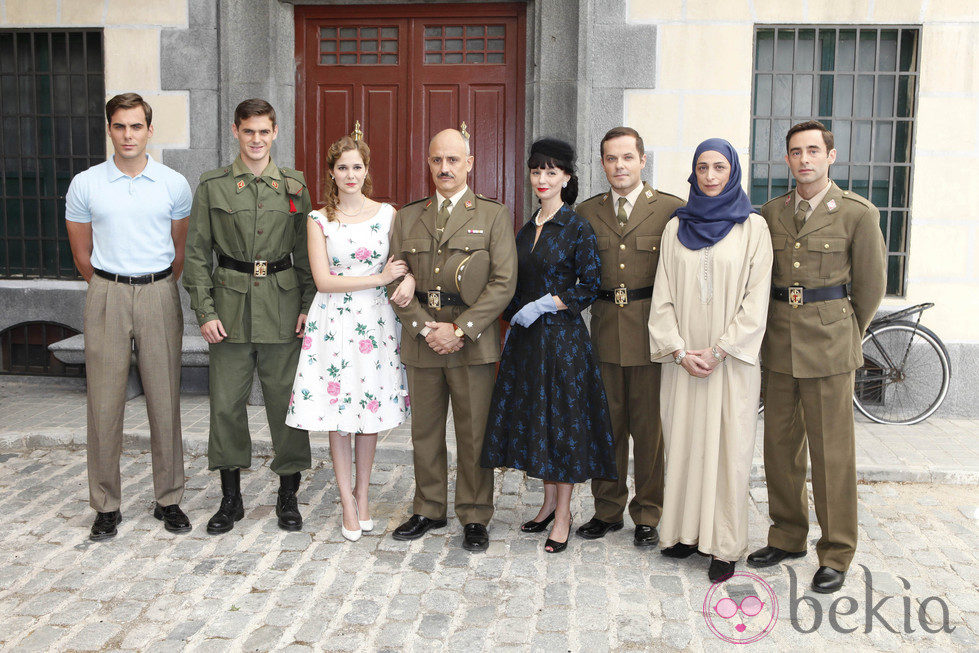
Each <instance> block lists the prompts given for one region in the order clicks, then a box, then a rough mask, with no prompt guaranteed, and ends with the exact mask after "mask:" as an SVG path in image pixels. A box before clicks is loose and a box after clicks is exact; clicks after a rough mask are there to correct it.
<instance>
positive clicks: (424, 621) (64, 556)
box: [0, 448, 979, 651]
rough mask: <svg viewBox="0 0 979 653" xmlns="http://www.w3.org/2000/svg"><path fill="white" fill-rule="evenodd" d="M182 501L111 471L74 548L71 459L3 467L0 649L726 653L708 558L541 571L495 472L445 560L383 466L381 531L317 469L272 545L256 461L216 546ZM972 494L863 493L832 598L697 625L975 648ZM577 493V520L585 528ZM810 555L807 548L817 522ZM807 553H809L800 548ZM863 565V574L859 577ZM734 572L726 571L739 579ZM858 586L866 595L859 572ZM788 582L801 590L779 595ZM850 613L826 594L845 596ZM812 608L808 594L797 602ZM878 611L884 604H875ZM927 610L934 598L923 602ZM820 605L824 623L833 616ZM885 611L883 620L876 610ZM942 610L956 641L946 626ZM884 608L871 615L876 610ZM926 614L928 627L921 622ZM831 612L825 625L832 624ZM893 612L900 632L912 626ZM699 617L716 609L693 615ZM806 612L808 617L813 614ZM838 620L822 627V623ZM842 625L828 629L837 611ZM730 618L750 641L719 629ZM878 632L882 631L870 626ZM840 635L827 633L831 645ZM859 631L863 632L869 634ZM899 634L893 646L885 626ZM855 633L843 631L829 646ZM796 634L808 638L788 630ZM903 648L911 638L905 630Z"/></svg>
mask: <svg viewBox="0 0 979 653" xmlns="http://www.w3.org/2000/svg"><path fill="white" fill-rule="evenodd" d="M186 471H187V474H188V483H187V493H186V496H185V498H184V501H183V502H182V506H183V507H184V509H185V510H186V511H187V513H188V515H189V516H190V518H191V520H192V521H193V524H194V530H193V531H192V532H191V533H189V534H185V535H171V534H169V533H166V532H165V531H164V530H163V528H162V525H161V524H160V522H158V521H156V520H154V519H153V517H152V515H151V507H152V489H151V486H152V480H151V474H150V461H149V454H146V453H126V454H124V456H123V463H122V474H123V479H124V486H123V487H124V501H123V506H122V511H123V517H124V521H123V522H122V524H121V525H120V527H119V535H118V536H117V537H116V538H115V539H113V540H110V541H107V542H103V543H93V542H90V541H89V540H88V539H87V534H88V529H89V527H90V525H91V520H92V518H93V513H92V511H91V510H90V509H89V507H88V505H87V485H86V470H85V454H84V452H83V451H78V450H74V451H73V450H67V449H63V448H62V449H40V450H34V451H23V452H19V453H14V452H8V453H4V454H2V455H0V515H2V524H3V528H2V530H0V647H2V648H3V649H4V650H59V651H62V650H99V649H135V650H148V651H173V650H179V649H183V648H189V649H191V650H208V651H211V650H247V651H251V650H268V649H285V650H307V649H316V650H365V651H373V650H384V649H388V650H396V649H397V650H401V649H405V650H414V651H428V650H467V651H469V650H491V649H492V650H494V651H495V650H507V649H512V650H542V651H571V650H574V651H578V650H583V651H584V650H586V651H603V650H620V649H657V650H661V649H673V648H676V649H689V650H693V651H702V650H707V651H721V650H729V649H730V647H731V645H730V644H729V643H727V642H725V641H722V640H721V639H719V638H718V637H716V636H715V635H714V634H712V632H711V631H710V630H709V629H708V622H707V620H706V619H705V617H704V615H703V612H702V609H703V604H704V602H705V595H706V593H707V592H708V590H709V589H710V585H709V582H708V580H707V578H706V566H707V564H706V560H705V559H704V558H701V557H699V556H694V557H693V558H691V559H687V560H682V561H675V560H668V559H665V558H664V557H663V556H661V555H660V554H659V553H658V552H657V551H656V550H655V549H652V550H640V549H637V548H635V547H634V546H633V545H632V543H631V535H632V533H631V526H632V524H631V523H629V522H628V521H627V524H626V529H624V530H622V531H619V532H617V533H612V534H610V535H609V536H607V537H606V538H605V539H604V540H599V541H585V540H582V539H580V538H576V537H572V540H571V544H570V546H569V547H568V550H567V551H565V552H564V553H563V554H557V555H552V554H545V553H544V552H543V550H542V544H543V536H530V535H524V534H521V533H519V531H518V530H517V528H518V525H519V524H520V523H521V522H522V521H524V520H526V519H528V518H530V517H532V516H533V515H534V514H535V513H536V509H537V506H538V505H539V504H538V502H539V501H541V499H542V493H541V489H540V485H539V484H538V483H536V482H534V481H529V482H527V481H525V480H524V477H523V475H522V474H521V473H518V472H512V471H510V472H506V473H505V474H504V473H500V474H499V475H498V476H497V485H496V489H497V497H496V506H497V511H496V515H495V516H494V519H493V521H492V523H491V528H490V537H491V545H490V548H489V551H488V552H486V553H483V554H470V553H467V552H465V551H463V550H462V549H461V548H460V543H461V527H460V526H459V524H458V523H457V522H455V521H454V520H452V518H451V515H450V524H449V527H447V528H445V529H442V530H440V531H433V532H432V533H430V534H429V535H427V536H426V537H424V538H423V539H421V540H418V541H415V542H408V543H405V542H396V541H394V540H393V539H391V537H390V533H389V531H390V529H391V528H393V526H395V525H396V524H397V523H399V522H400V521H401V519H403V518H404V517H405V514H406V510H408V505H409V501H410V497H411V493H412V487H413V481H412V475H411V467H410V465H405V464H400V463H386V462H381V463H379V464H377V465H376V467H375V471H374V475H373V478H372V484H371V490H372V501H373V505H372V509H373V516H374V519H375V522H376V527H375V531H374V532H373V533H371V534H369V535H365V536H364V537H363V538H362V539H361V540H360V541H358V542H356V543H350V542H346V541H345V540H343V539H342V538H341V536H340V529H339V514H340V513H339V502H338V499H337V493H336V486H335V483H334V481H333V475H332V470H331V468H330V466H329V463H328V461H326V462H324V461H318V466H317V468H316V469H315V470H313V471H312V473H311V474H309V475H306V476H304V480H303V484H302V488H301V492H300V501H301V507H302V509H303V513H304V516H305V518H306V523H305V527H304V530H303V531H302V532H298V533H286V532H283V531H280V530H279V529H278V528H277V526H276V523H275V517H274V510H273V501H274V496H275V495H274V492H275V489H276V487H277V484H276V482H275V478H274V475H273V474H272V473H271V472H270V471H269V470H268V468H267V460H265V459H256V463H255V465H254V466H253V469H252V471H250V472H247V473H245V474H244V475H243V479H242V480H243V491H244V495H245V503H246V516H245V519H244V520H242V521H241V522H239V523H238V525H237V526H236V527H235V529H234V530H233V531H232V532H231V533H228V534H226V535H221V536H209V535H207V534H206V532H205V530H204V525H205V522H206V520H207V518H208V517H209V516H210V514H211V513H212V512H213V511H214V509H215V508H216V506H217V503H218V495H219V484H218V481H217V479H216V475H215V474H213V473H210V472H208V471H207V470H206V462H205V460H204V459H203V458H201V457H194V456H192V457H189V458H188V460H187V466H186ZM751 503H752V505H751V511H750V520H751V521H750V533H751V539H750V545H751V547H752V548H753V547H755V546H759V545H761V544H762V542H763V538H764V536H765V532H766V525H767V518H766V513H767V505H766V503H765V489H764V487H763V486H758V485H755V486H754V487H752V489H751ZM977 503H979V493H977V488H976V487H975V486H969V485H950V486H936V485H928V484H914V485H907V484H896V483H878V484H861V485H860V523H861V529H860V543H859V549H858V553H857V557H856V559H855V561H854V566H853V568H852V570H851V572H850V577H849V578H848V580H847V584H846V586H845V588H844V590H843V591H842V592H841V593H840V594H838V595H835V596H830V597H820V596H818V595H812V594H809V593H805V589H804V588H805V587H806V586H807V585H808V581H809V579H810V577H811V574H812V572H813V571H814V570H815V565H816V561H815V555H814V553H812V552H810V554H809V555H808V556H807V557H806V558H805V559H802V560H794V561H792V562H791V564H789V565H782V566H780V567H777V568H771V569H766V570H760V572H759V575H760V576H761V578H763V579H765V580H766V581H767V582H768V583H770V584H771V588H772V591H773V594H774V597H775V599H773V598H772V597H770V596H769V595H768V594H767V593H765V592H764V586H762V585H761V584H760V583H758V582H757V581H752V580H751V579H748V578H738V579H736V581H734V580H732V581H730V582H728V583H726V584H725V585H723V586H721V589H720V590H719V592H720V593H715V594H714V595H713V596H712V598H711V605H716V602H717V601H718V600H719V598H720V597H722V596H724V595H730V596H732V597H733V598H735V599H736V600H737V601H738V602H740V600H741V599H742V598H743V597H744V596H745V595H747V594H751V593H757V594H758V595H759V596H760V597H761V599H762V601H764V602H765V606H764V607H763V610H762V613H761V615H760V616H758V617H754V618H746V617H743V616H741V614H740V613H739V614H736V615H735V617H733V618H731V619H729V620H726V621H725V620H723V619H718V618H717V617H716V616H712V618H711V623H712V624H713V625H714V627H715V628H718V630H719V632H721V634H723V635H725V636H727V637H729V638H738V637H741V638H744V637H747V636H749V635H752V634H758V633H760V632H762V631H763V629H764V628H766V624H769V623H770V622H771V619H770V617H771V612H772V607H773V605H774V604H775V603H776V602H777V604H778V616H777V619H776V620H775V623H774V626H773V627H772V628H771V631H770V634H768V635H767V637H765V638H764V639H762V640H761V641H760V642H759V643H758V644H756V647H759V648H764V649H765V650H775V649H778V650H786V649H793V650H796V649H805V650H826V649H827V648H828V647H831V646H835V647H845V648H846V649H847V650H851V649H857V650H859V649H866V650H871V649H873V650H935V651H948V650H963V649H969V648H972V649H975V647H976V646H977V642H979V592H977V589H979V564H977V559H976V550H977V547H979V513H977V507H976V504H977ZM590 504H591V497H590V493H589V491H588V488H587V486H578V488H577V489H576V490H575V499H574V504H573V512H574V515H575V518H576V521H577V522H579V523H580V522H582V521H583V520H585V519H587V518H588V517H590V514H591V510H590ZM813 530H814V531H815V532H813V533H811V543H814V542H815V539H816V538H817V537H818V527H816V526H815V525H814V526H813ZM811 550H812V548H811V545H810V551H811ZM861 566H865V567H866V568H867V570H868V571H867V572H865V571H864V569H863V568H862V567H861ZM742 570H744V571H747V569H745V568H744V567H743V565H739V571H742ZM868 573H869V574H870V580H869V581H868V576H867V574H868ZM793 574H794V575H795V577H796V578H797V579H798V583H797V584H793V582H792V576H793ZM844 595H845V596H848V597H850V598H849V599H840V598H839V597H840V596H844ZM803 596H805V597H806V598H801V597H803ZM888 596H890V597H892V598H890V599H887V598H886V597H888ZM933 596H934V597H938V598H940V599H941V601H938V600H937V599H929V597H933ZM834 601H839V602H838V603H836V604H835V606H836V607H835V610H833V609H832V608H831V606H832V605H834ZM881 601H883V603H882V604H881V603H880V602H881ZM943 602H944V605H947V609H948V628H949V629H952V628H954V630H952V632H951V633H949V632H937V633H934V634H932V633H929V632H926V630H925V628H928V629H930V630H938V631H940V630H941V627H942V609H941V608H942V605H943ZM875 606H877V613H876V614H878V615H879V618H878V617H876V616H874V615H873V613H872V611H873V609H874V607H875ZM919 610H924V612H923V617H922V619H923V624H924V625H922V621H919ZM831 612H833V614H832V615H831V614H830V613H831ZM905 612H907V620H905ZM708 613H709V614H711V613H710V612H708ZM817 613H818V615H819V617H818V621H817V619H816V615H817ZM834 615H835V616H834ZM839 615H843V616H839ZM742 619H743V620H744V621H743V623H744V624H745V626H746V629H745V631H744V632H738V631H736V630H735V628H734V626H737V625H740V623H742ZM885 622H886V625H885ZM834 624H835V628H834ZM868 624H869V625H870V626H871V628H870V631H869V632H865V631H866V626H867V625H868ZM887 626H889V627H890V628H891V629H893V630H894V631H896V632H891V631H890V630H889V629H888V627H887ZM850 628H853V629H854V631H853V632H852V633H845V632H842V630H843V629H850ZM801 631H811V632H801ZM910 631H913V632H910Z"/></svg>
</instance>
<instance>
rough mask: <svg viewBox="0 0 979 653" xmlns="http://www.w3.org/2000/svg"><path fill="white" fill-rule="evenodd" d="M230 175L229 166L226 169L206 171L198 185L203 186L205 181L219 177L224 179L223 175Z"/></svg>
mask: <svg viewBox="0 0 979 653" xmlns="http://www.w3.org/2000/svg"><path fill="white" fill-rule="evenodd" d="M230 173H231V166H228V167H226V168H217V169H215V170H208V171H207V172H205V173H204V174H202V175H201V178H200V182H199V183H202V184H203V183H204V182H205V181H210V180H212V179H218V178H219V177H224V176H225V175H228V174H230Z"/></svg>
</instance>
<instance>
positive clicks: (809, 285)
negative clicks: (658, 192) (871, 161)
mask: <svg viewBox="0 0 979 653" xmlns="http://www.w3.org/2000/svg"><path fill="white" fill-rule="evenodd" d="M786 148H787V150H788V155H787V156H786V157H785V159H786V162H787V163H788V164H789V168H790V169H791V170H792V175H793V176H794V177H795V180H796V188H795V190H794V191H792V192H790V193H788V194H787V195H783V196H781V197H777V198H775V199H773V200H771V201H770V202H768V203H767V204H765V206H764V207H762V211H761V213H762V215H763V216H765V219H766V220H767V221H768V227H769V230H770V231H771V235H772V249H773V250H774V252H775V269H774V270H773V272H772V302H771V303H770V305H769V309H768V330H767V331H766V333H765V340H764V342H763V344H762V352H761V356H762V365H763V367H764V368H765V371H764V374H765V383H766V385H765V476H766V480H767V483H768V501H769V515H770V516H771V518H772V522H773V523H772V525H771V527H770V529H769V531H768V546H766V547H764V548H762V549H759V550H758V551H755V552H754V553H752V554H751V555H749V556H748V564H749V565H752V566H754V567H767V566H769V565H774V564H778V563H779V562H781V561H782V560H784V559H785V558H798V557H802V556H804V555H805V554H806V535H807V534H808V532H809V507H808V501H807V496H806V445H807V442H808V449H809V458H810V460H811V461H812V494H813V499H814V502H815V504H816V518H817V519H818V521H819V526H820V528H821V529H822V536H821V537H820V538H819V541H818V542H817V543H816V553H817V555H818V556H819V569H818V570H817V571H816V573H815V575H814V576H813V579H812V589H813V590H814V591H816V592H821V593H830V592H835V591H836V590H838V589H839V588H840V587H842V586H843V581H844V579H845V577H846V571H847V568H848V567H849V566H850V561H851V560H852V559H853V553H854V551H855V549H856V546H857V478H856V463H855V455H854V442H853V373H854V370H855V369H857V368H858V367H860V366H861V365H862V364H863V353H862V348H861V340H862V337H863V335H864V332H865V331H866V330H867V326H868V325H869V324H870V321H871V319H872V318H873V316H874V313H875V312H876V311H877V307H878V305H879V304H880V301H881V299H882V298H883V296H884V289H885V282H886V279H885V275H886V256H887V251H886V248H885V246H884V238H883V236H882V234H881V231H880V213H879V212H878V211H877V209H876V208H875V207H874V205H873V204H871V203H870V202H869V201H867V200H865V199H864V198H862V197H860V196H859V195H856V194H855V193H853V192H850V191H845V190H840V188H839V187H838V186H837V185H836V184H834V183H833V182H832V181H830V179H829V167H830V165H831V164H832V163H833V162H834V161H836V150H835V149H833V134H832V132H830V131H829V130H827V129H826V127H825V126H824V125H823V124H822V123H820V122H817V121H814V120H812V121H808V122H804V123H800V124H797V125H795V126H794V127H792V128H791V129H790V130H789V132H788V134H787V135H786ZM848 286H849V287H848Z"/></svg>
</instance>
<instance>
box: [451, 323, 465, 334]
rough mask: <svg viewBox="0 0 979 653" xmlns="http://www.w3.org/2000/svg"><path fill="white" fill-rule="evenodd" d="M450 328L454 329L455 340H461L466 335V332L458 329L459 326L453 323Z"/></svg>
mask: <svg viewBox="0 0 979 653" xmlns="http://www.w3.org/2000/svg"><path fill="white" fill-rule="evenodd" d="M452 326H454V327H455V331H454V332H453V333H455V336H456V338H461V337H462V336H464V335H466V332H465V331H463V330H462V329H460V328H459V325H458V324H456V323H455V322H453V323H452Z"/></svg>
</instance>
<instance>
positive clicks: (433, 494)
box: [389, 129, 517, 551]
mask: <svg viewBox="0 0 979 653" xmlns="http://www.w3.org/2000/svg"><path fill="white" fill-rule="evenodd" d="M428 164H429V168H430V170H431V174H432V180H433V182H434V183H435V188H436V193H435V195H434V196H432V197H429V198H427V199H424V200H419V201H417V202H413V203H411V204H408V205H406V206H405V207H404V208H402V209H401V210H400V211H399V212H398V215H397V217H396V218H395V222H394V228H393V233H392V235H391V253H392V255H394V256H395V257H396V258H400V259H404V260H405V261H407V262H408V265H409V267H410V269H411V271H412V273H413V274H414V276H415V278H416V293H415V294H416V297H415V298H413V299H412V300H411V302H410V303H409V304H408V305H407V306H406V307H404V308H401V307H399V306H398V304H397V303H395V304H394V307H395V312H397V314H398V317H399V318H400V319H401V327H402V331H401V360H402V361H403V362H404V364H405V366H406V368H407V373H408V391H409V394H410V395H411V442H412V447H413V449H414V464H415V500H414V507H413V513H414V514H413V515H412V516H411V518H410V519H409V520H408V521H407V522H405V523H404V524H402V525H401V526H399V527H398V528H397V529H395V531H394V534H393V537H394V538H395V539H397V540H413V539H416V538H418V537H421V536H422V535H424V534H425V533H426V532H427V531H428V530H429V529H432V528H441V527H443V526H445V525H446V523H447V522H446V511H447V507H448V470H447V459H446V447H445V421H446V418H447V409H448V405H449V401H450V400H451V402H452V415H453V418H454V422H455V431H456V445H457V452H458V453H457V458H458V469H457V472H456V493H455V511H456V516H457V517H458V518H459V521H461V522H462V523H463V524H464V525H465V527H464V529H463V530H464V535H463V547H464V548H466V549H467V550H470V551H483V550H485V549H486V547H487V546H488V545H489V536H488V533H487V530H486V525H487V524H488V523H489V520H490V517H492V516H493V471H492V470H490V469H484V468H483V467H481V466H480V464H479V457H480V453H481V451H482V448H483V433H484V430H485V428H486V418H487V415H488V413H489V404H490V397H491V395H492V393H493V383H494V381H495V378H496V365H495V363H497V362H498V361H499V360H500V327H499V317H500V314H501V313H502V312H503V309H504V308H506V306H507V304H508V303H509V301H510V299H511V297H513V292H514V290H515V289H516V282H517V269H516V268H517V249H516V244H515V242H514V237H513V218H512V216H511V215H510V212H509V211H508V210H507V208H506V207H505V206H503V205H502V204H500V203H499V202H494V201H492V200H488V199H486V198H484V197H481V196H479V195H476V194H474V193H473V192H472V190H470V189H469V187H468V186H467V184H466V177H467V175H468V173H469V171H470V170H472V165H473V157H472V156H471V155H470V152H469V144H468V142H467V141H466V140H465V138H464V137H463V136H462V134H461V133H460V132H458V131H456V130H454V129H450V130H445V131H442V132H439V133H438V134H437V135H436V136H435V137H434V138H433V139H432V142H431V144H430V145H429V151H428ZM460 254H462V255H464V258H465V257H471V260H473V261H479V260H480V258H482V259H483V260H486V259H487V258H488V266H487V267H488V274H486V277H485V281H484V282H483V284H482V285H483V288H482V292H479V293H478V294H476V293H470V294H475V299H474V300H473V298H472V297H469V298H468V299H469V300H470V303H469V304H468V305H467V303H466V302H465V301H464V300H465V299H467V298H466V296H465V295H466V294H467V293H466V292H465V291H464V289H463V288H462V287H460V286H459V285H457V283H456V282H457V276H458V275H459V273H460V272H461V271H460V270H458V266H457V265H455V264H452V265H451V266H450V265H449V259H450V258H452V259H454V260H455V259H457V258H458V256H459V255H460ZM487 254H488V257H487ZM450 267H453V268H454V269H449V268H450ZM396 285H397V284H392V287H390V288H389V290H390V291H391V292H393V291H394V289H395V287H396Z"/></svg>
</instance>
